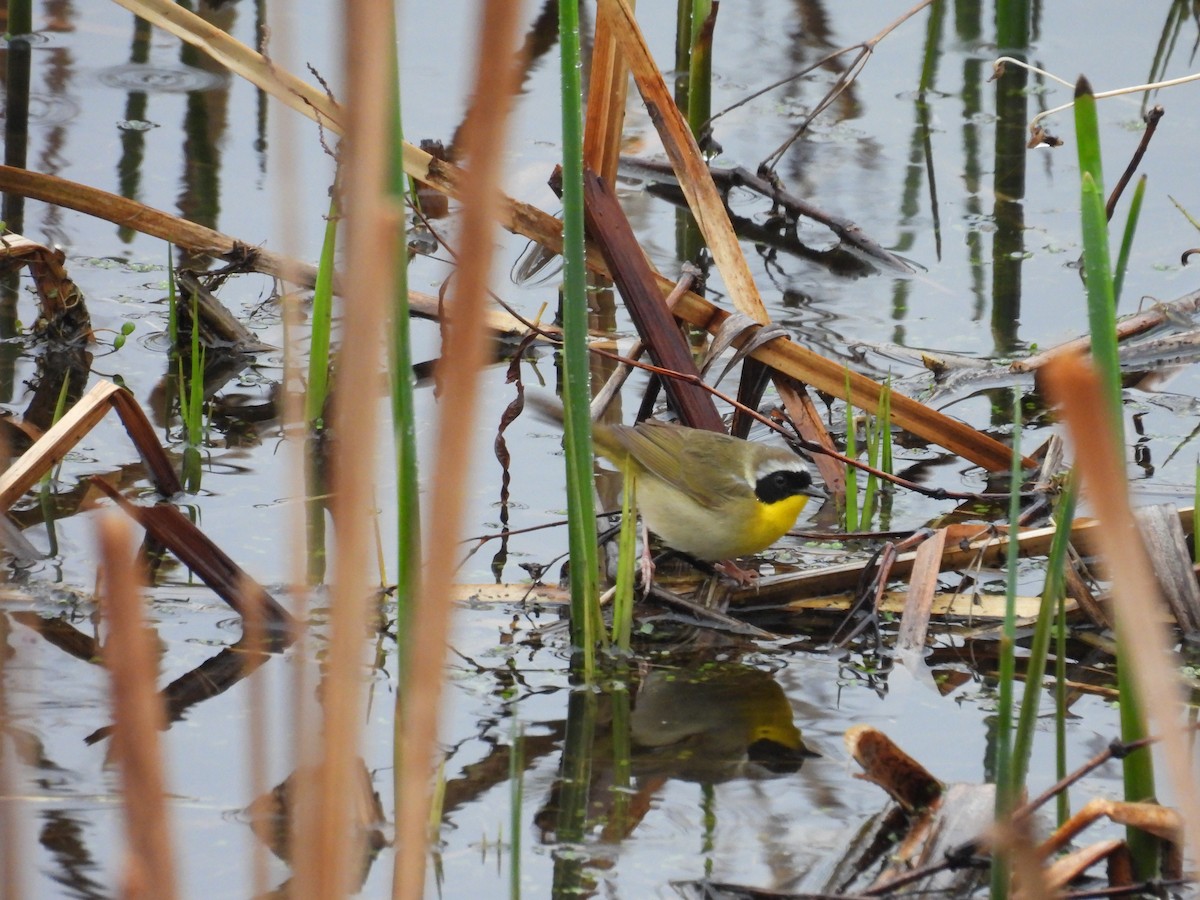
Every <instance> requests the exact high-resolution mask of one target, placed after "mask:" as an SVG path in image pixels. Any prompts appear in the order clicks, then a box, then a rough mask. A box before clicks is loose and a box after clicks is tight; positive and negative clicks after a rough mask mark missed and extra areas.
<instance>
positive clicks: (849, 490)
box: [845, 370, 859, 532]
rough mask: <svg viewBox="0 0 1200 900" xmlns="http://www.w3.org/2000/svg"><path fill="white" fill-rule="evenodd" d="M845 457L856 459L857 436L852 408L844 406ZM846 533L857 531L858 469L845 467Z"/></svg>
mask: <svg viewBox="0 0 1200 900" xmlns="http://www.w3.org/2000/svg"><path fill="white" fill-rule="evenodd" d="M846 396H847V397H849V396H850V373H849V370H847V372H846ZM846 455H847V456H848V457H850V458H851V459H856V458H857V457H858V435H857V434H856V432H855V428H854V407H853V406H851V405H850V404H849V403H847V404H846ZM845 519H846V531H848V532H854V531H858V530H859V528H858V469H856V468H855V467H854V466H846V515H845Z"/></svg>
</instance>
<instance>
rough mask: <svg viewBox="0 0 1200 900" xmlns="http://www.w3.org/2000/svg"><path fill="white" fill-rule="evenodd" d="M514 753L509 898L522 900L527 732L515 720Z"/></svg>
mask: <svg viewBox="0 0 1200 900" xmlns="http://www.w3.org/2000/svg"><path fill="white" fill-rule="evenodd" d="M513 722H514V726H513V739H512V751H511V752H510V753H509V754H508V784H509V791H510V796H509V812H510V815H509V818H508V830H509V831H510V832H511V836H510V837H509V839H508V896H509V900H521V829H522V828H523V827H524V822H523V819H524V816H523V815H522V812H521V810H522V807H523V805H524V798H525V731H524V729H523V728H522V727H521V726H520V724H517V723H516V719H514V720H513Z"/></svg>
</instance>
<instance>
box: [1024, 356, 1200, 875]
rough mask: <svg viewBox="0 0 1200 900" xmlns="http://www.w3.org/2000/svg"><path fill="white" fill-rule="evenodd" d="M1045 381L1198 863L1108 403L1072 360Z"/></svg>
mask: <svg viewBox="0 0 1200 900" xmlns="http://www.w3.org/2000/svg"><path fill="white" fill-rule="evenodd" d="M1045 373H1046V383H1047V387H1048V388H1049V392H1050V396H1051V398H1052V399H1053V400H1054V401H1056V402H1057V403H1060V404H1061V405H1062V408H1063V414H1064V416H1065V418H1066V421H1067V427H1068V429H1069V431H1070V434H1071V437H1072V439H1073V441H1074V443H1075V446H1076V448H1077V449H1076V456H1077V459H1076V465H1077V466H1078V467H1079V469H1080V472H1081V473H1082V476H1083V486H1084V489H1085V490H1086V491H1087V492H1088V499H1089V500H1090V502H1091V503H1092V505H1093V506H1094V508H1095V510H1096V513H1097V518H1099V520H1100V523H1101V527H1100V529H1099V531H1098V534H1097V539H1098V541H1099V544H1100V550H1101V555H1102V556H1103V557H1104V559H1105V560H1106V561H1107V563H1108V565H1109V569H1110V572H1111V578H1112V593H1113V602H1112V609H1113V612H1114V614H1115V616H1116V624H1117V632H1118V634H1120V636H1121V640H1122V643H1123V645H1124V647H1125V648H1126V649H1127V650H1128V652H1129V658H1128V659H1123V660H1122V661H1121V664H1122V665H1125V666H1128V667H1129V670H1130V671H1131V672H1132V674H1133V683H1134V685H1135V687H1136V689H1137V693H1138V697H1139V700H1140V701H1141V707H1142V709H1143V710H1144V711H1145V714H1146V716H1147V718H1148V719H1149V720H1150V721H1151V722H1152V723H1153V725H1152V727H1153V728H1154V730H1157V731H1158V732H1159V733H1160V734H1161V735H1162V748H1163V756H1164V758H1165V760H1166V764H1167V773H1168V775H1169V777H1170V779H1171V781H1172V782H1173V786H1174V789H1175V790H1174V797H1175V801H1176V803H1177V804H1178V807H1179V812H1180V814H1181V815H1182V817H1183V821H1184V831H1185V837H1186V843H1187V847H1188V851H1189V855H1190V856H1191V858H1192V859H1193V860H1198V859H1200V785H1198V784H1197V781H1196V777H1195V773H1194V771H1193V769H1192V759H1191V757H1192V754H1191V751H1190V749H1189V747H1188V734H1187V732H1186V730H1185V729H1184V726H1183V719H1182V713H1183V710H1185V709H1186V708H1187V705H1186V704H1187V692H1186V691H1185V690H1184V686H1183V684H1182V682H1181V680H1180V678H1179V675H1178V673H1179V670H1180V661H1179V659H1178V658H1177V657H1176V655H1175V653H1174V651H1173V649H1172V648H1173V646H1174V643H1175V642H1174V640H1173V639H1172V637H1171V635H1170V633H1169V632H1168V630H1167V627H1166V625H1165V624H1163V623H1165V622H1167V621H1169V615H1170V613H1169V611H1168V610H1167V608H1166V605H1165V603H1164V602H1163V599H1162V596H1161V594H1160V593H1159V589H1158V582H1157V580H1156V579H1155V577H1154V569H1153V564H1152V562H1151V560H1150V559H1149V557H1148V555H1147V554H1146V550H1145V546H1144V545H1143V543H1142V540H1141V538H1140V536H1139V535H1138V532H1137V527H1136V524H1135V522H1134V519H1133V513H1132V510H1131V509H1130V505H1129V489H1128V483H1127V481H1126V476H1125V466H1124V456H1123V453H1122V448H1120V447H1118V446H1117V444H1116V442H1115V441H1114V440H1113V437H1112V434H1113V431H1112V429H1111V427H1110V423H1109V421H1108V416H1107V412H1106V411H1107V410H1108V408H1109V407H1108V404H1106V403H1104V402H1103V397H1102V395H1101V389H1100V382H1099V379H1098V378H1097V376H1096V373H1095V370H1094V369H1093V368H1092V367H1091V366H1090V365H1089V364H1087V363H1085V362H1084V361H1082V360H1080V359H1078V358H1077V357H1066V358H1063V359H1059V360H1055V361H1054V362H1052V363H1050V364H1048V365H1047V366H1046V369H1045Z"/></svg>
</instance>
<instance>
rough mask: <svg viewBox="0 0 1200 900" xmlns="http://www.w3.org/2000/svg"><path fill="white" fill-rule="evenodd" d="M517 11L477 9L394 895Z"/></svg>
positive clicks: (417, 841)
mask: <svg viewBox="0 0 1200 900" xmlns="http://www.w3.org/2000/svg"><path fill="white" fill-rule="evenodd" d="M520 6H521V4H519V3H512V2H507V0H491V2H489V3H487V4H486V5H485V6H484V8H483V15H482V17H481V21H480V29H479V34H480V41H479V47H478V51H477V52H476V54H475V55H474V58H475V60H476V66H477V69H476V73H475V86H474V90H473V91H472V96H474V97H475V98H476V101H475V104H474V107H475V112H476V115H475V116H474V117H473V118H472V119H471V120H470V121H468V122H467V123H466V124H465V125H464V140H463V144H464V147H465V149H466V158H467V169H466V174H465V176H464V184H463V199H464V208H463V216H462V232H461V243H460V247H459V251H458V255H459V258H460V259H461V261H462V262H461V265H460V268H459V270H458V273H457V277H456V278H455V279H454V282H453V286H452V290H453V297H452V300H451V307H450V310H449V313H450V325H449V328H448V329H447V334H446V339H445V346H444V348H443V351H442V358H443V359H444V360H448V361H449V362H450V363H451V364H450V365H446V366H444V367H443V373H444V374H443V376H442V391H443V394H442V401H441V407H442V409H441V413H440V415H439V417H438V429H437V438H436V444H435V448H434V452H433V459H435V460H436V461H437V466H436V469H435V472H434V481H433V486H432V490H431V494H430V508H431V509H435V510H437V515H436V516H433V517H432V520H431V523H430V530H429V535H428V540H427V541H426V546H427V547H428V548H429V556H428V559H427V561H426V564H425V568H424V572H423V577H422V584H421V589H420V591H419V592H418V595H417V596H418V597H419V598H420V602H419V603H418V604H417V605H416V607H415V610H414V614H413V621H412V625H411V634H410V635H409V638H410V646H411V652H410V662H409V666H408V671H407V673H406V676H405V681H404V684H405V688H404V689H405V716H404V722H403V730H402V733H403V740H402V742H401V771H400V773H399V776H398V777H399V778H400V780H401V781H400V787H399V792H398V794H399V797H400V798H401V801H400V803H399V808H398V809H397V811H396V844H397V850H396V873H395V880H394V883H393V896H394V897H398V898H404V900H419V898H420V897H422V896H423V890H424V877H425V855H426V842H427V840H428V835H427V833H426V827H427V822H428V821H429V809H430V801H431V797H430V777H431V773H432V772H433V770H434V768H435V766H434V752H435V749H436V746H437V734H438V713H439V710H440V708H441V698H442V673H443V668H444V666H445V655H446V641H447V637H448V634H449V623H450V613H451V609H452V601H453V584H454V569H455V564H456V561H457V560H456V555H457V542H458V539H459V537H460V532H461V522H462V518H463V513H464V505H465V496H464V493H463V488H464V486H465V485H467V484H468V483H469V481H470V478H469V475H468V472H469V470H470V462H471V446H472V443H471V441H468V440H464V437H463V432H464V430H469V429H471V428H472V427H473V425H474V422H475V414H476V409H477V406H478V403H477V397H476V384H477V381H478V378H477V376H478V373H479V370H480V368H481V367H482V365H483V363H484V360H485V358H486V350H487V347H486V335H485V332H484V330H483V329H482V328H481V327H480V324H479V323H480V322H481V321H482V315H483V312H484V310H485V309H486V307H487V299H488V293H487V288H488V278H489V273H490V270H491V263H492V255H493V247H494V239H493V238H494V235H493V229H494V228H495V224H494V223H495V221H496V217H497V215H498V214H499V211H500V201H501V197H502V195H501V193H500V190H499V181H500V174H501V171H502V166H503V162H504V152H503V148H504V146H505V142H506V138H507V134H508V112H509V109H510V106H511V103H512V95H513V92H514V90H515V89H516V79H517V72H518V64H517V62H516V31H517V23H518V18H519V15H520V11H521V10H520Z"/></svg>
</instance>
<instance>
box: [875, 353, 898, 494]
mask: <svg viewBox="0 0 1200 900" xmlns="http://www.w3.org/2000/svg"><path fill="white" fill-rule="evenodd" d="M879 419H880V420H881V421H882V422H883V458H882V459H881V460H880V463H879V468H881V469H882V470H883V471H884V472H887V473H888V474H889V475H894V474H895V473H896V465H895V462H894V460H893V459H892V376H891V375H889V376H888V377H887V378H886V379H885V380H884V382H883V389H882V390H881V391H880V392H879ZM884 489H885V490H887V486H885V487H884Z"/></svg>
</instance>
